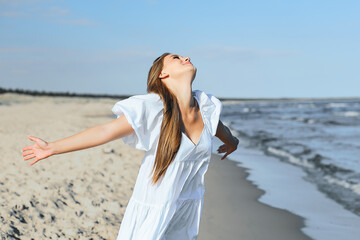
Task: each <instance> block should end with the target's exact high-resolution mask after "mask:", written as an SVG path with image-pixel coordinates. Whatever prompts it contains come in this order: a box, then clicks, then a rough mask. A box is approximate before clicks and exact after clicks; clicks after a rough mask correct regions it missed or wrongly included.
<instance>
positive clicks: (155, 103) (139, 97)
mask: <svg viewBox="0 0 360 240" xmlns="http://www.w3.org/2000/svg"><path fill="white" fill-rule="evenodd" d="M128 99H131V100H132V101H134V102H139V104H141V105H143V106H144V107H146V108H152V109H157V110H158V111H160V110H161V109H162V108H163V107H164V104H163V102H162V100H161V98H160V96H159V95H158V94H156V93H146V94H136V95H132V96H130V97H129V98H128Z"/></svg>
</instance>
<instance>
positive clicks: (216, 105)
mask: <svg viewBox="0 0 360 240" xmlns="http://www.w3.org/2000/svg"><path fill="white" fill-rule="evenodd" d="M206 95H207V96H208V99H210V101H211V103H212V107H211V111H210V119H209V124H210V132H211V135H212V137H214V136H215V134H216V130H217V127H218V124H219V120H220V114H221V111H222V109H223V105H222V103H221V101H220V100H219V99H218V98H216V97H215V96H213V95H212V94H206Z"/></svg>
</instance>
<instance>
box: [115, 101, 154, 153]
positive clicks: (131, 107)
mask: <svg viewBox="0 0 360 240" xmlns="http://www.w3.org/2000/svg"><path fill="white" fill-rule="evenodd" d="M147 111H149V110H147V109H146V101H145V100H144V99H140V98H136V97H134V96H132V97H129V98H126V99H123V100H121V101H118V102H117V103H115V105H114V106H113V108H112V112H113V113H114V114H115V115H116V116H117V118H119V117H121V116H122V115H125V117H126V119H127V121H128V122H129V124H130V125H131V127H132V128H133V129H134V133H132V134H130V135H128V136H125V137H123V138H122V140H123V141H124V143H126V144H128V145H130V146H131V147H134V148H136V149H139V150H145V151H148V150H149V149H150V135H151V129H149V127H148V123H147V121H148V119H147Z"/></svg>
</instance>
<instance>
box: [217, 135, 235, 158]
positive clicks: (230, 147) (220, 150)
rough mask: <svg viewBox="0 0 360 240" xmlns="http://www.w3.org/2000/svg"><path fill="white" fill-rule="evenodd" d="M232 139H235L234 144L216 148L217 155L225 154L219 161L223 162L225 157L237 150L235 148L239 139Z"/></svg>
mask: <svg viewBox="0 0 360 240" xmlns="http://www.w3.org/2000/svg"><path fill="white" fill-rule="evenodd" d="M234 139H235V144H223V145H221V146H220V147H219V148H218V150H217V151H218V153H224V152H225V155H224V156H223V157H222V158H221V160H224V159H225V158H226V156H227V155H229V154H230V153H232V152H233V151H235V150H236V149H237V146H238V144H239V139H237V138H236V137H234Z"/></svg>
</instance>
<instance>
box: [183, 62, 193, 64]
mask: <svg viewBox="0 0 360 240" xmlns="http://www.w3.org/2000/svg"><path fill="white" fill-rule="evenodd" d="M184 64H192V63H191V62H186V63H184Z"/></svg>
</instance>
